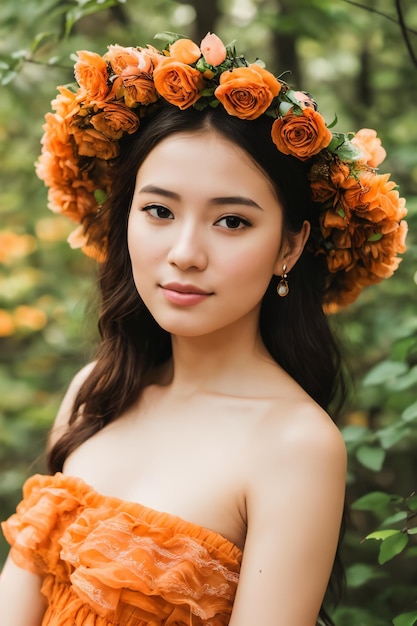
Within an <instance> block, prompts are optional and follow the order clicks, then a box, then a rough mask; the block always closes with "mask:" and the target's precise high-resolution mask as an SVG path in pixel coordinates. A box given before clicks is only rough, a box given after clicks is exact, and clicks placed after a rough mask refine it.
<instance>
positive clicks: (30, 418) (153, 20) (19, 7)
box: [0, 0, 417, 626]
mask: <svg viewBox="0 0 417 626" xmlns="http://www.w3.org/2000/svg"><path fill="white" fill-rule="evenodd" d="M164 30H171V31H175V32H180V33H183V34H184V35H187V36H189V37H191V38H193V39H194V40H195V41H196V42H199V41H200V39H201V38H202V37H203V36H204V35H205V34H206V33H207V32H208V31H209V30H210V31H214V32H216V33H217V34H218V35H219V36H220V37H221V38H222V40H223V41H224V42H225V43H229V42H230V41H232V40H234V39H236V40H237V45H238V50H239V51H241V52H243V53H245V56H246V58H248V59H249V60H251V61H252V60H255V58H257V57H259V58H261V59H263V60H264V61H265V62H266V63H267V67H268V69H270V70H272V71H274V72H275V73H276V74H280V73H281V72H282V71H285V70H288V69H291V70H292V73H291V74H289V75H288V77H287V79H288V82H290V83H292V84H294V85H295V86H301V87H302V89H304V90H307V91H310V92H311V93H313V94H314V96H315V97H316V99H317V100H318V101H319V107H320V111H321V113H322V114H323V115H324V117H325V118H326V119H327V120H328V122H329V123H330V122H331V121H332V120H333V119H334V117H335V114H336V113H337V117H338V123H337V128H338V129H340V130H343V131H349V130H357V129H358V128H362V127H369V128H376V129H378V134H379V136H380V137H381V139H382V142H383V145H384V146H385V148H386V149H387V152H388V157H387V159H386V161H385V162H384V163H383V164H382V166H381V168H380V169H381V171H382V172H392V177H393V179H394V180H395V181H396V182H397V183H398V184H399V185H400V190H401V194H402V195H405V196H406V197H407V206H408V209H409V219H408V221H409V227H410V231H409V237H408V251H407V253H406V255H405V256H404V260H403V262H402V264H401V266H400V268H399V270H398V271H397V272H396V274H395V277H394V278H392V279H391V280H389V281H386V282H385V284H381V285H378V286H375V287H371V288H369V289H368V290H366V292H365V293H364V294H363V295H362V297H361V298H360V299H359V301H358V302H357V303H355V304H354V305H353V306H352V307H351V308H350V309H349V310H348V311H346V312H342V313H340V314H338V315H337V316H334V318H333V323H334V325H335V328H336V330H337V332H338V333H339V335H340V337H341V340H342V341H343V343H344V346H345V353H346V362H347V364H348V368H349V370H350V373H351V381H350V393H349V399H348V403H347V405H346V407H345V410H344V413H343V416H342V420H341V424H340V426H341V428H342V430H343V433H344V436H345V440H346V443H347V446H348V450H349V459H350V463H349V484H348V501H349V503H350V505H351V515H350V522H349V524H348V529H347V532H346V536H345V542H344V548H343V556H344V561H345V566H346V571H347V590H346V594H345V597H344V599H343V601H342V604H341V605H340V606H339V608H338V609H337V610H336V611H335V613H334V619H335V621H336V623H337V625H338V626H344V625H349V626H352V625H353V626H362V625H363V626H385V625H387V624H392V623H393V619H394V618H395V621H394V623H395V624H396V626H412V625H413V624H414V623H416V622H417V604H416V601H417V588H416V581H417V541H416V534H417V527H416V526H417V524H416V519H417V497H416V495H415V491H416V490H417V455H416V451H417V437H416V435H417V393H416V392H417V240H416V226H417V191H416V189H417V187H416V185H417V122H416V100H417V59H416V55H417V4H416V2H415V0H403V1H402V2H400V1H399V0H362V2H358V3H356V2H347V1H346V0H211V1H210V2H208V1H207V0H185V1H183V0H177V1H175V0H152V1H150V0H126V1H125V2H120V1H118V0H102V1H100V0H63V1H60V0H55V1H52V0H21V1H20V2H15V1H14V0H3V2H2V3H1V5H0V80H1V88H0V141H1V143H0V518H1V519H4V518H6V517H7V516H8V515H9V514H10V513H11V512H12V511H13V509H14V508H15V506H16V504H17V502H18V501H19V499H20V494H21V486H22V484H23V482H24V480H25V478H26V477H27V476H29V475H30V474H32V473H33V472H35V471H44V470H45V466H44V458H43V450H44V445H45V440H46V436H47V431H48V429H49V428H50V426H51V423H52V421H53V419H54V416H55V414H56V411H57V408H58V406H59V403H60V401H61V399H62V396H63V393H64V392H65V389H66V387H67V386H68V383H69V381H70V379H71V378H72V376H73V375H74V374H75V372H76V371H77V370H78V369H79V368H80V367H81V366H82V365H84V364H85V363H86V362H87V361H88V360H89V358H90V355H91V353H92V347H93V346H94V344H95V342H96V329H95V306H96V303H95V282H96V271H95V267H94V264H93V262H92V261H90V260H88V259H86V258H85V257H84V256H83V255H82V254H81V253H80V252H79V251H71V250H70V249H69V247H68V245H67V243H66V237H67V235H68V234H69V232H70V231H71V230H72V225H71V224H69V223H68V222H67V220H66V219H64V218H61V217H59V216H56V215H52V214H51V213H50V212H49V211H48V210H47V208H46V190H45V188H44V187H43V185H42V183H41V182H40V181H39V180H38V179H37V178H36V176H35V174H34V167H33V164H34V161H35V160H36V158H37V155H38V154H39V150H40V145H39V141H40V137H41V134H42V123H43V115H44V113H45V112H46V111H47V110H49V103H50V100H51V99H52V98H53V97H54V96H55V88H56V85H58V84H66V83H69V82H72V81H73V75H72V70H71V68H72V65H73V59H71V54H72V53H73V52H74V51H75V50H80V49H84V48H86V49H89V50H94V51H96V52H99V53H100V54H103V53H104V52H105V49H106V46H107V44H109V43H119V44H121V45H133V46H134V45H143V44H144V43H145V42H150V43H151V42H152V38H153V36H154V34H155V33H157V32H159V31H164ZM317 367H320V363H318V364H317ZM118 453H122V451H115V454H118ZM109 462H111V459H110V460H109ZM302 497H303V494H302V493H300V498H302ZM277 532H279V529H277ZM373 532H376V535H374V536H375V537H376V538H373V539H372V538H371V539H368V540H365V541H364V539H365V538H366V537H367V536H368V535H369V534H370V533H373ZM6 553H7V546H6V544H5V541H4V540H3V539H2V538H1V539H0V564H1V562H2V561H3V560H4V558H5V556H6ZM396 616H397V617H396ZM398 616H399V617H398Z"/></svg>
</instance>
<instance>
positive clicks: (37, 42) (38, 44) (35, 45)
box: [30, 33, 57, 54]
mask: <svg viewBox="0 0 417 626" xmlns="http://www.w3.org/2000/svg"><path fill="white" fill-rule="evenodd" d="M56 40H57V36H56V34H55V33H38V34H37V35H36V37H35V38H34V40H33V41H32V43H31V46H30V51H31V53H32V54H35V52H37V51H38V50H39V48H42V46H45V45H46V44H49V43H52V42H56Z"/></svg>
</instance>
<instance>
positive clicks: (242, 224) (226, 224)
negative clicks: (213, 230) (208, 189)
mask: <svg viewBox="0 0 417 626" xmlns="http://www.w3.org/2000/svg"><path fill="white" fill-rule="evenodd" d="M215 224H216V226H221V227H222V228H227V229H228V230H242V228H248V227H249V226H252V224H251V222H250V221H249V220H247V219H245V218H244V217H240V216H239V215H225V216H224V217H221V218H220V219H219V220H217V222H215Z"/></svg>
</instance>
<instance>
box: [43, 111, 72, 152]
mask: <svg viewBox="0 0 417 626" xmlns="http://www.w3.org/2000/svg"><path fill="white" fill-rule="evenodd" d="M45 120H46V124H44V126H43V128H44V131H45V132H44V135H43V137H42V139H41V143H42V146H43V150H44V151H50V152H53V153H54V154H55V155H56V156H58V157H60V156H62V157H67V158H68V157H69V155H70V154H71V152H72V150H71V144H70V133H69V126H68V124H67V123H66V122H64V121H63V120H62V118H60V117H59V116H58V115H54V114H53V113H47V114H46V115H45Z"/></svg>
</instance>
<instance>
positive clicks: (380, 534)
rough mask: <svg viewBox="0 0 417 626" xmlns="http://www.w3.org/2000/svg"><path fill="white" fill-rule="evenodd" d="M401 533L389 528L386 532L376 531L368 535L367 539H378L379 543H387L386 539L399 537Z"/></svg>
mask: <svg viewBox="0 0 417 626" xmlns="http://www.w3.org/2000/svg"><path fill="white" fill-rule="evenodd" d="M399 532H401V531H399V530H394V529H392V528H389V529H388V528H387V529H386V530H375V531H374V532H373V533H369V535H366V537H365V539H376V540H377V541H385V539H388V537H392V536H393V535H398V533H399Z"/></svg>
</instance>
